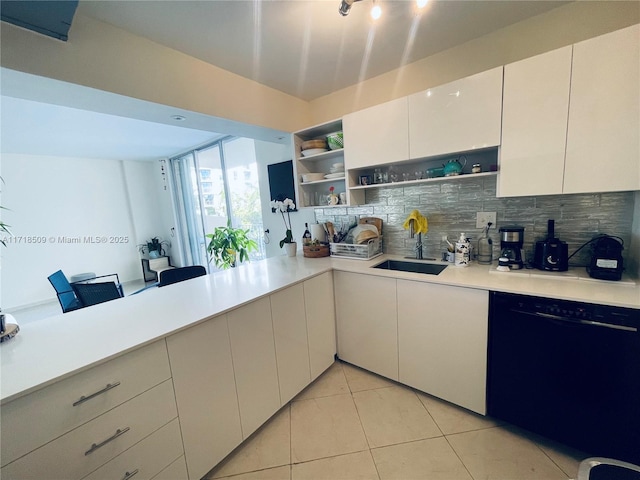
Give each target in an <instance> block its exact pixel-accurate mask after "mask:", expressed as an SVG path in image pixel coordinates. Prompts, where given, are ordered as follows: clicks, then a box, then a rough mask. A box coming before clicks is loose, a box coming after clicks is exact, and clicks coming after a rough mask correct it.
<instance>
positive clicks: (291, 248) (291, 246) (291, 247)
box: [284, 242, 298, 257]
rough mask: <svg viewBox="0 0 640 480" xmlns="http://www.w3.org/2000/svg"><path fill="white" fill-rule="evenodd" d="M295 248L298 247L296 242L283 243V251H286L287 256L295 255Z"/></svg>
mask: <svg viewBox="0 0 640 480" xmlns="http://www.w3.org/2000/svg"><path fill="white" fill-rule="evenodd" d="M297 249H298V244H297V243H296V242H291V243H285V244H284V251H285V252H287V256H288V257H295V256H296V251H297Z"/></svg>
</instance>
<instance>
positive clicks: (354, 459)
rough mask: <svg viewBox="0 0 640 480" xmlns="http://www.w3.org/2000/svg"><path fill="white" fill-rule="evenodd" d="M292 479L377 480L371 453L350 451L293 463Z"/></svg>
mask: <svg viewBox="0 0 640 480" xmlns="http://www.w3.org/2000/svg"><path fill="white" fill-rule="evenodd" d="M291 479H292V480H378V479H379V477H378V472H377V470H376V466H375V464H374V463H373V458H372V457H371V453H370V452H369V451H368V450H367V451H364V452H357V453H350V454H348V455H340V456H337V457H330V458H323V459H320V460H313V461H311V462H305V463H298V464H295V465H293V467H292V470H291Z"/></svg>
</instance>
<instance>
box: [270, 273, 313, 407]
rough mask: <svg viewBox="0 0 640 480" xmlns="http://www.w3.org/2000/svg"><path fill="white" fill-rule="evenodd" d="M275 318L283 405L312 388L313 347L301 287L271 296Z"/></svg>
mask: <svg viewBox="0 0 640 480" xmlns="http://www.w3.org/2000/svg"><path fill="white" fill-rule="evenodd" d="M271 316H272V317H273V333H274V338H275V344H276V359H277V362H278V380H279V384H280V404H281V405H284V404H285V403H287V402H288V401H289V400H291V399H292V398H293V397H294V396H295V395H296V394H297V393H298V392H300V391H301V390H302V389H303V388H304V387H306V386H307V385H309V382H310V381H311V374H310V371H309V344H308V341H307V321H306V315H305V306H304V288H303V286H302V284H301V283H299V284H297V285H294V286H293V287H289V288H286V289H284V290H281V291H279V292H276V293H274V294H273V295H271Z"/></svg>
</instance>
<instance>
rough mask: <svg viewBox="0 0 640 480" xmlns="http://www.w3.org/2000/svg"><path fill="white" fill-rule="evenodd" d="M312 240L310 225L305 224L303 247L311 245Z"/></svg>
mask: <svg viewBox="0 0 640 480" xmlns="http://www.w3.org/2000/svg"><path fill="white" fill-rule="evenodd" d="M311 243H312V240H311V232H310V231H309V224H308V223H305V224H304V233H303V234H302V245H303V246H305V247H308V246H309V245H311Z"/></svg>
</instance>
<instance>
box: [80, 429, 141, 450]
mask: <svg viewBox="0 0 640 480" xmlns="http://www.w3.org/2000/svg"><path fill="white" fill-rule="evenodd" d="M129 430H131V429H130V428H129V427H124V428H123V429H120V428H119V429H118V430H116V433H114V434H113V435H111V436H110V437H109V438H107V439H106V440H103V441H102V442H100V443H94V444H93V445H91V448H90V449H89V450H87V451H86V452H84V454H85V455H91V454H92V453H93V452H95V451H96V450H98V449H99V448H101V447H104V446H105V445H106V444H107V443H109V442H111V441H113V440H115V439H116V438H118V437H119V436H120V435H124V434H125V433H127V432H128V431H129Z"/></svg>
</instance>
